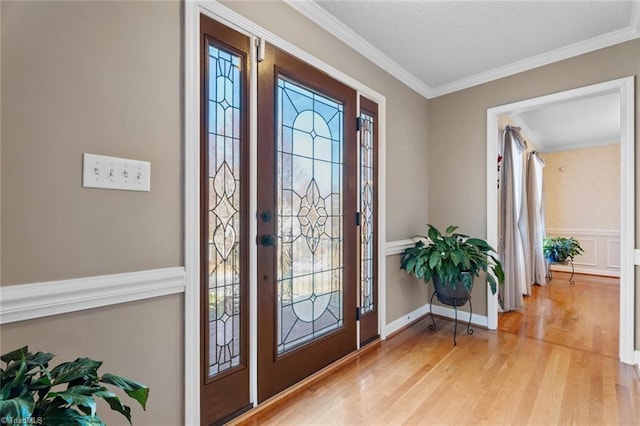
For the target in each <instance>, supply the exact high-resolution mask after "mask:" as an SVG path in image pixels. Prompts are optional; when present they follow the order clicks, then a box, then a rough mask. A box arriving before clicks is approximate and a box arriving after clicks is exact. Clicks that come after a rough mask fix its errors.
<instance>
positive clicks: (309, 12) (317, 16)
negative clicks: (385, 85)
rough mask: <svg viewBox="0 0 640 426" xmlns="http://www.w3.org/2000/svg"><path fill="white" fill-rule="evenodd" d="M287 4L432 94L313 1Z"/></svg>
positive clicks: (289, 0) (295, 0) (427, 95)
mask: <svg viewBox="0 0 640 426" xmlns="http://www.w3.org/2000/svg"><path fill="white" fill-rule="evenodd" d="M284 1H285V2H286V3H287V4H288V5H289V6H291V7H292V8H294V9H295V10H297V11H298V12H300V13H301V14H302V15H304V16H306V17H307V18H309V19H311V20H312V21H313V22H315V23H316V24H318V25H319V26H320V27H321V28H323V29H324V30H325V31H327V32H329V33H330V34H332V35H333V36H335V37H337V38H338V39H339V40H342V41H343V42H344V43H345V44H346V45H347V46H349V47H351V48H352V49H354V50H355V51H357V52H359V53H360V54H361V55H362V56H364V57H365V58H367V59H368V60H370V61H371V62H373V63H374V64H376V65H377V66H378V67H380V68H382V69H383V70H384V71H386V72H388V73H389V74H391V75H392V76H393V77H395V78H397V79H398V80H400V81H401V82H402V83H404V84H405V85H407V86H408V87H410V88H411V89H413V90H414V91H416V92H417V93H419V94H420V95H422V96H424V97H425V98H427V99H429V98H431V97H432V96H433V91H432V89H431V88H430V87H429V86H427V85H426V84H424V83H423V82H422V81H420V80H419V79H418V78H417V77H415V76H414V75H413V74H411V73H410V72H409V71H407V70H406V69H404V68H403V67H401V66H400V65H398V63H397V62H395V61H393V60H392V59H391V58H389V57H388V56H387V55H385V54H384V53H382V52H381V51H380V50H378V49H376V48H375V47H374V46H373V45H371V44H370V43H369V42H368V41H366V40H365V39H364V38H362V37H360V36H359V35H358V34H356V33H355V32H354V31H352V30H351V29H350V28H349V27H347V26H346V25H345V24H343V23H342V22H341V21H339V20H338V19H336V18H335V17H334V16H333V15H331V14H330V13H329V12H327V11H326V10H324V9H323V8H322V7H320V6H318V4H317V3H315V2H314V1H305V0H284Z"/></svg>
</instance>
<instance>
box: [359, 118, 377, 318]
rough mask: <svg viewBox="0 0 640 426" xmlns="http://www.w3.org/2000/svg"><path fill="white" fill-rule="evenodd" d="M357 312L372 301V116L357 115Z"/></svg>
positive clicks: (363, 311)
mask: <svg viewBox="0 0 640 426" xmlns="http://www.w3.org/2000/svg"><path fill="white" fill-rule="evenodd" d="M360 119H361V126H360V263H361V264H360V312H361V313H363V314H364V313H367V312H370V311H372V310H373V309H374V308H375V306H374V304H373V302H374V301H373V273H374V271H373V258H374V253H373V238H374V236H373V206H374V203H373V201H374V200H373V194H374V186H373V185H374V181H373V158H374V157H373V156H374V150H373V140H374V139H373V137H374V135H373V117H372V116H370V115H368V114H365V113H362V114H361V115H360Z"/></svg>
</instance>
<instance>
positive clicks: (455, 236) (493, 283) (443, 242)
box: [401, 225, 504, 306]
mask: <svg viewBox="0 0 640 426" xmlns="http://www.w3.org/2000/svg"><path fill="white" fill-rule="evenodd" d="M428 227H429V230H428V232H427V235H426V236H419V237H420V239H419V240H418V241H417V242H416V244H415V246H414V247H410V248H408V249H406V250H405V251H404V254H403V256H402V264H401V268H402V269H404V270H405V271H407V272H408V273H410V274H412V275H414V276H415V277H416V278H418V279H422V280H424V282H425V283H428V282H429V281H431V280H433V284H434V288H435V292H436V295H437V297H438V300H440V302H442V303H444V304H447V305H450V306H462V305H464V304H465V303H466V302H467V301H468V300H469V295H470V293H471V289H472V287H473V279H474V278H475V277H478V276H479V274H480V271H483V272H484V275H485V277H486V279H487V282H488V283H489V286H490V287H491V292H492V293H493V294H496V291H497V285H498V283H499V284H500V285H502V284H503V283H504V271H503V269H502V263H500V261H499V260H498V259H497V258H496V257H495V256H494V254H497V253H496V251H495V250H494V249H493V248H492V247H491V246H490V245H489V244H488V243H487V242H486V241H485V240H482V239H479V238H470V237H469V236H467V235H464V234H459V233H456V232H455V231H456V230H457V229H458V227H457V226H448V227H447V229H446V230H445V232H444V234H443V233H442V232H440V231H439V230H438V229H437V228H436V227H434V226H433V225H428Z"/></svg>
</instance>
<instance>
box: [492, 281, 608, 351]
mask: <svg viewBox="0 0 640 426" xmlns="http://www.w3.org/2000/svg"><path fill="white" fill-rule="evenodd" d="M569 275H570V274H567V273H562V272H554V279H553V280H552V281H551V282H550V283H549V284H548V285H546V286H543V287H541V286H533V287H532V295H531V296H528V297H525V309H524V310H522V311H515V312H506V313H503V314H501V315H500V319H499V324H498V329H499V330H502V331H508V332H510V333H516V334H519V335H521V336H526V337H530V338H532V339H537V340H543V341H545V342H550V343H555V344H558V345H563V346H568V347H570V348H575V349H582V350H585V351H589V352H595V353H599V354H602V355H606V356H610V357H614V358H617V357H618V340H619V329H618V322H619V321H620V279H619V278H608V277H600V276H594V275H580V274H576V275H575V281H576V284H575V286H573V287H572V286H570V285H569V282H568V278H569Z"/></svg>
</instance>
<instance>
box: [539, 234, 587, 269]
mask: <svg viewBox="0 0 640 426" xmlns="http://www.w3.org/2000/svg"><path fill="white" fill-rule="evenodd" d="M542 251H543V253H544V257H545V259H547V261H548V262H549V263H567V261H568V260H569V259H571V260H573V258H574V257H575V256H578V255H579V254H582V253H584V250H583V249H582V247H581V246H580V243H579V242H578V240H576V239H575V238H573V237H569V238H566V237H545V238H544V240H543V242H542Z"/></svg>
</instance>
